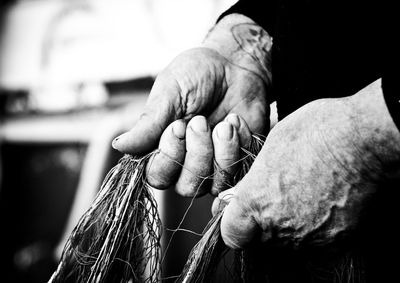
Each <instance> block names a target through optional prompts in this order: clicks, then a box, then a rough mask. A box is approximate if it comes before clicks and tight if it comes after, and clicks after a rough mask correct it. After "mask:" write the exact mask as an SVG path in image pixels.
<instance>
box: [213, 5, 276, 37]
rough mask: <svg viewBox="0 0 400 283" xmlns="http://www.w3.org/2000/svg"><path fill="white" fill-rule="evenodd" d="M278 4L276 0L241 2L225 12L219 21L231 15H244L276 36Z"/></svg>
mask: <svg viewBox="0 0 400 283" xmlns="http://www.w3.org/2000/svg"><path fill="white" fill-rule="evenodd" d="M276 2H277V1H276V0H264V1H263V0H239V1H238V2H236V4H234V5H233V6H232V7H230V8H229V9H228V10H227V11H225V12H224V13H223V14H222V15H221V16H220V17H219V18H218V21H219V20H221V19H222V18H223V17H225V16H226V15H229V14H234V13H237V14H242V15H244V16H246V17H249V18H250V19H252V20H253V21H255V22H256V23H257V24H258V25H260V26H261V27H263V28H264V29H265V30H266V31H267V32H268V33H269V34H270V35H271V36H274V30H275V27H274V25H275V19H276Z"/></svg>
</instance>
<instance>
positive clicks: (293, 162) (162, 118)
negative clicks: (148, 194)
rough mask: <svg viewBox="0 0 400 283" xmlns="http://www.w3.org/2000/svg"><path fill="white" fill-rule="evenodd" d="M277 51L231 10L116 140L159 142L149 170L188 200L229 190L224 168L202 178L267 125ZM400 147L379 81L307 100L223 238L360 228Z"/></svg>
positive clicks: (140, 146) (226, 221)
mask: <svg viewBox="0 0 400 283" xmlns="http://www.w3.org/2000/svg"><path fill="white" fill-rule="evenodd" d="M271 47H272V38H271V37H270V36H269V35H268V34H267V33H266V32H265V31H264V30H263V29H262V28H260V27H259V26H257V25H256V24H255V23H254V22H253V21H251V20H250V19H248V18H246V17H244V16H241V15H237V14H233V15H229V16H226V17H225V18H224V19H222V21H220V22H219V23H218V24H217V25H216V26H215V27H214V28H213V29H212V30H211V31H210V33H209V35H208V36H207V37H206V39H205V41H204V44H203V45H202V46H201V47H199V48H196V49H192V50H189V51H186V52H184V53H182V54H181V55H179V56H178V57H177V58H176V59H174V60H173V61H172V62H171V64H170V65H169V66H167V68H166V69H165V70H164V71H162V72H161V73H160V75H159V76H158V77H157V79H156V81H155V83H154V86H153V88H152V90H151V93H150V96H149V99H148V102H147V105H146V109H145V111H144V114H143V115H142V117H141V119H140V120H139V121H138V123H137V124H136V125H135V126H134V127H133V128H132V130H131V131H129V132H128V133H125V134H123V135H122V136H120V137H118V138H117V139H116V140H115V141H114V142H113V146H114V147H115V148H116V149H118V150H120V151H122V152H126V153H133V154H140V153H143V152H147V151H150V150H153V149H155V148H156V147H157V144H158V143H159V149H160V151H159V153H158V154H157V155H155V157H154V159H153V162H150V163H149V164H150V165H149V166H148V168H147V171H148V176H149V182H150V184H151V185H153V186H155V187H157V188H160V189H164V188H168V187H170V186H175V189H176V191H177V192H178V193H179V194H181V195H184V196H193V195H201V194H204V193H206V192H212V193H213V194H217V193H219V192H220V191H223V190H224V189H226V187H224V184H226V181H227V180H226V176H228V175H229V174H217V175H215V176H214V177H215V178H214V180H213V182H212V184H213V186H212V187H211V189H210V187H207V186H202V187H200V185H202V184H203V185H204V184H205V183H207V182H205V177H208V176H210V175H211V174H212V173H213V161H214V160H215V162H216V163H217V165H218V166H220V167H221V168H224V167H226V165H228V164H232V163H234V161H235V160H237V156H238V147H239V146H240V145H241V146H245V144H246V141H247V140H249V137H250V130H251V131H252V132H255V133H266V132H267V130H268V125H269V107H268V101H269V98H268V95H267V94H268V88H269V87H270V84H271V81H272V79H273V78H272V75H271V69H270V58H271V57H270V51H271ZM321 95H322V96H323V94H321ZM233 113H235V114H237V115H238V116H237V115H234V114H233ZM240 117H241V118H240ZM160 138H161V139H160ZM399 146H400V134H399V132H398V130H397V128H396V127H395V125H394V123H393V121H392V120H391V117H390V115H389V113H388V111H387V108H386V105H385V102H384V100H383V97H382V91H381V88H380V81H377V82H375V83H374V84H372V85H371V86H369V87H368V88H366V89H364V90H362V91H360V92H359V93H358V94H356V95H354V96H351V97H348V98H340V99H324V100H318V101H314V102H311V103H309V104H307V105H306V106H304V107H302V108H300V109H299V110H298V111H296V112H294V113H292V114H291V115H289V116H288V117H286V118H285V119H284V120H282V121H281V122H279V123H278V124H277V126H276V127H275V128H273V130H272V131H271V132H270V134H269V135H268V138H267V140H266V143H265V146H264V147H263V149H262V151H261V153H260V154H259V156H258V157H257V159H256V161H255V163H254V165H253V167H252V169H251V170H250V172H249V173H248V174H247V175H246V176H245V178H244V179H243V180H242V181H241V182H240V183H239V184H238V185H237V187H236V188H234V191H235V192H236V193H235V196H234V197H233V198H232V201H231V202H230V204H229V205H228V206H227V208H226V210H225V212H224V216H223V219H222V226H221V229H222V230H221V231H222V236H223V239H224V241H225V243H226V244H227V245H228V246H230V247H232V248H241V247H244V246H245V245H246V244H248V243H249V242H250V241H252V240H261V241H275V242H278V243H280V244H284V245H291V246H294V247H301V246H306V245H311V246H315V245H326V244H328V243H331V242H333V241H335V240H336V239H337V238H338V237H341V236H344V235H346V234H348V233H351V232H352V230H353V229H354V228H355V227H356V226H357V224H358V220H359V216H360V212H361V211H363V210H364V209H368V201H369V199H370V198H372V197H373V195H374V193H375V192H376V190H378V189H379V184H380V182H381V181H382V180H384V179H385V178H389V177H390V178H392V177H393V178H394V177H395V176H396V174H397V176H398V175H399V174H398V173H399V172H398V171H399V159H400V148H399ZM152 164H154V166H152ZM180 165H183V167H182V166H180ZM182 168H183V169H182ZM225 169H226V170H229V169H228V168H225ZM231 169H232V168H231ZM228 173H229V172H228ZM229 192H230V191H228V193H229ZM226 194H227V193H226ZM214 207H215V205H214ZM259 232H262V233H259ZM260 234H261V239H260V238H258V239H255V237H259V235H260Z"/></svg>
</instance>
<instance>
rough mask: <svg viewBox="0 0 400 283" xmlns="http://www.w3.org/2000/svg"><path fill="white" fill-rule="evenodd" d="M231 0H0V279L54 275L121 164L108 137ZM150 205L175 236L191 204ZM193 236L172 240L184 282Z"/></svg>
mask: <svg viewBox="0 0 400 283" xmlns="http://www.w3.org/2000/svg"><path fill="white" fill-rule="evenodd" d="M233 2H235V1H233V0H19V1H16V0H14V1H13V0H9V1H4V0H3V1H1V2H0V225H1V226H0V282H46V281H47V280H48V279H49V277H50V275H51V273H52V272H53V271H54V269H55V266H56V264H57V261H58V257H59V256H60V254H61V251H62V248H63V245H64V242H65V240H66V236H67V235H69V233H70V231H71V230H72V228H73V226H74V225H75V224H76V222H77V220H78V219H79V217H80V216H81V214H82V213H83V212H84V211H85V210H86V209H87V208H88V207H89V206H90V204H91V202H92V200H93V198H94V196H95V194H96V193H97V191H98V189H99V187H100V184H101V182H102V180H103V178H104V176H105V174H106V172H107V171H108V170H109V169H110V168H111V167H112V166H113V165H115V164H116V162H117V161H118V159H119V158H120V157H121V155H120V154H119V153H117V152H115V151H114V150H112V148H111V146H110V144H111V141H112V139H113V138H114V137H115V136H117V135H118V134H120V133H122V132H124V131H126V130H127V129H129V127H130V126H132V125H133V123H134V122H135V120H136V119H137V118H138V116H139V115H140V111H141V109H142V107H143V105H144V102H145V100H146V97H147V95H148V93H149V90H150V88H151V86H152V83H153V81H154V78H155V76H156V75H157V73H158V72H159V71H160V70H161V69H163V68H164V67H165V65H166V64H167V63H168V62H170V61H171V60H172V59H173V58H174V57H175V56H176V55H177V54H178V53H180V52H181V51H183V50H185V49H188V48H190V47H195V46H197V45H198V44H200V43H201V41H202V39H203V37H204V36H205V35H206V33H207V31H208V29H209V28H210V27H211V26H212V25H213V24H214V22H215V20H216V19H217V17H218V15H219V14H220V13H222V12H223V11H224V10H225V9H227V8H228V7H229V6H230V5H232V4H233ZM156 197H157V200H158V203H159V206H160V211H161V214H162V218H163V222H164V225H165V227H166V228H171V229H174V228H176V226H177V225H178V223H179V222H180V220H181V218H182V217H183V214H184V211H185V210H186V208H187V206H188V205H189V200H185V199H182V198H180V197H178V196H176V195H175V193H174V192H156ZM210 203H211V198H209V197H205V198H202V199H200V200H196V201H195V205H194V207H193V208H192V209H191V210H190V213H189V215H188V216H187V218H186V219H187V220H186V221H185V222H184V223H183V228H186V229H190V230H194V231H196V232H198V233H201V231H202V229H203V227H204V225H205V224H206V222H207V221H208V219H209V218H210V216H211V214H210V212H209V211H210ZM169 236H170V233H168V232H166V233H165V237H166V238H168V237H169ZM198 239H199V237H198V236H196V235H193V234H187V233H183V232H179V233H177V234H175V236H174V241H173V242H172V244H171V246H170V249H169V251H168V254H167V258H166V261H165V266H164V276H173V275H177V274H179V272H180V271H181V268H182V265H183V263H184V262H185V259H186V256H187V253H188V252H189V250H190V248H191V246H192V245H193V244H194V243H195V242H196V241H197V240H198Z"/></svg>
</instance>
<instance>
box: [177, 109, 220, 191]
mask: <svg viewBox="0 0 400 283" xmlns="http://www.w3.org/2000/svg"><path fill="white" fill-rule="evenodd" d="M212 162H213V145H212V140H211V130H210V127H209V126H208V123H207V121H206V119H205V118H204V117H203V116H195V117H194V118H192V119H191V120H190V121H189V123H188V126H187V129H186V156H185V161H184V164H183V168H182V171H181V174H180V176H179V178H178V181H177V183H176V186H175V190H176V192H177V193H179V194H180V195H182V196H194V195H196V196H201V195H203V194H204V193H206V192H207V189H209V188H208V185H209V184H208V181H207V178H205V177H209V176H210V175H211V174H212V170H213V168H212V165H213V163H212Z"/></svg>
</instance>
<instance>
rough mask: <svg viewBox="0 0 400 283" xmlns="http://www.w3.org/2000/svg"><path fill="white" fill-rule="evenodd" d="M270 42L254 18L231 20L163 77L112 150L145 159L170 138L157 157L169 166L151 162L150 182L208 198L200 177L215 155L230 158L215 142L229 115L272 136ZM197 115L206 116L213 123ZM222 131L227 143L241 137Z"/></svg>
mask: <svg viewBox="0 0 400 283" xmlns="http://www.w3.org/2000/svg"><path fill="white" fill-rule="evenodd" d="M219 40H220V41H221V42H220V41H219ZM228 41H230V42H228ZM227 42H228V44H227ZM271 42H272V41H271V39H270V37H269V36H268V34H267V33H266V32H265V31H263V30H262V29H261V28H260V27H259V26H257V25H256V24H254V22H252V21H251V20H250V19H248V18H246V17H244V16H240V15H230V16H227V17H226V18H224V19H223V20H222V21H221V22H219V23H218V25H217V26H216V27H215V28H214V29H213V30H212V31H211V32H210V34H209V35H208V37H207V38H206V40H205V42H204V44H203V46H202V47H200V48H196V49H192V50H189V51H186V52H184V53H182V54H181V55H179V56H178V57H177V58H176V59H175V60H173V61H172V63H171V64H170V65H169V66H168V67H167V68H166V69H165V70H164V71H162V72H161V73H160V74H159V75H158V77H157V79H156V81H155V83H154V86H153V88H152V90H151V93H150V96H149V98H148V101H147V103H146V107H145V110H144V113H143V114H142V116H141V118H140V119H139V121H138V122H137V124H136V125H135V126H134V127H133V128H132V129H131V130H130V131H129V132H127V133H125V134H123V135H121V136H120V137H118V138H117V139H115V140H114V142H113V147H114V148H116V149H118V150H120V151H121V152H125V153H132V154H141V153H144V152H148V151H150V150H153V149H155V148H156V147H157V144H158V142H159V141H160V137H161V135H163V138H162V141H161V142H160V148H161V153H159V154H158V155H162V154H164V157H163V159H164V162H161V164H163V166H159V165H157V164H158V163H159V162H152V163H151V164H153V165H154V167H153V170H150V169H149V173H148V176H149V178H148V179H149V183H150V184H151V185H153V186H154V187H156V188H160V189H163V188H167V187H169V186H170V185H172V184H174V183H175V182H176V186H175V188H176V190H177V191H178V193H180V194H182V195H185V196H192V195H194V194H195V193H196V194H197V195H201V194H203V193H205V192H206V188H204V187H205V186H203V188H202V189H201V190H200V191H198V188H199V187H200V185H201V184H203V182H204V178H201V177H206V176H209V175H211V174H212V173H213V157H214V155H215V159H216V160H218V159H219V160H220V159H223V158H224V156H223V155H226V154H225V153H224V152H223V150H222V149H221V148H222V147H220V149H218V146H217V145H215V139H214V143H213V138H212V134H211V128H213V127H214V126H215V125H216V124H217V123H218V122H220V121H222V120H223V119H224V118H226V117H227V115H228V114H229V113H236V114H238V115H240V116H241V117H243V119H244V120H245V121H246V123H247V125H248V126H249V128H250V130H251V131H252V132H255V133H265V132H266V130H267V129H268V128H269V105H268V103H267V95H266V91H267V86H268V84H269V83H270V72H269V70H268V68H267V65H268V63H269V51H270V49H271V44H272V43H271ZM196 115H203V116H204V117H206V119H207V121H206V120H205V119H204V118H202V117H200V116H199V117H195V116H196ZM193 117H195V118H193ZM174 121H176V122H175V123H174V124H173V125H171V126H170V128H169V129H167V126H168V125H170V124H171V123H172V122H174ZM187 121H189V122H188V124H187V126H186V122H187ZM221 127H222V129H221V134H224V133H225V134H226V137H225V138H228V136H229V140H230V139H233V140H237V139H238V137H237V136H236V137H235V135H237V133H235V132H233V130H231V128H230V127H228V126H227V125H226V124H223V125H222V126H221ZM214 136H215V137H217V136H218V134H217V132H215V134H214ZM231 137H232V138H231ZM235 142H236V141H233V143H235ZM217 143H218V142H217ZM213 144H214V150H213ZM165 153H166V154H167V155H168V158H167V157H166V155H165ZM219 153H221V154H220V156H217V155H218V154H219ZM160 159H161V157H160ZM167 159H169V162H167V161H166V160H167ZM172 161H173V162H172ZM177 163H180V164H182V165H183V168H185V169H184V170H181V169H182V166H176V165H177ZM218 190H219V189H217V191H218Z"/></svg>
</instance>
